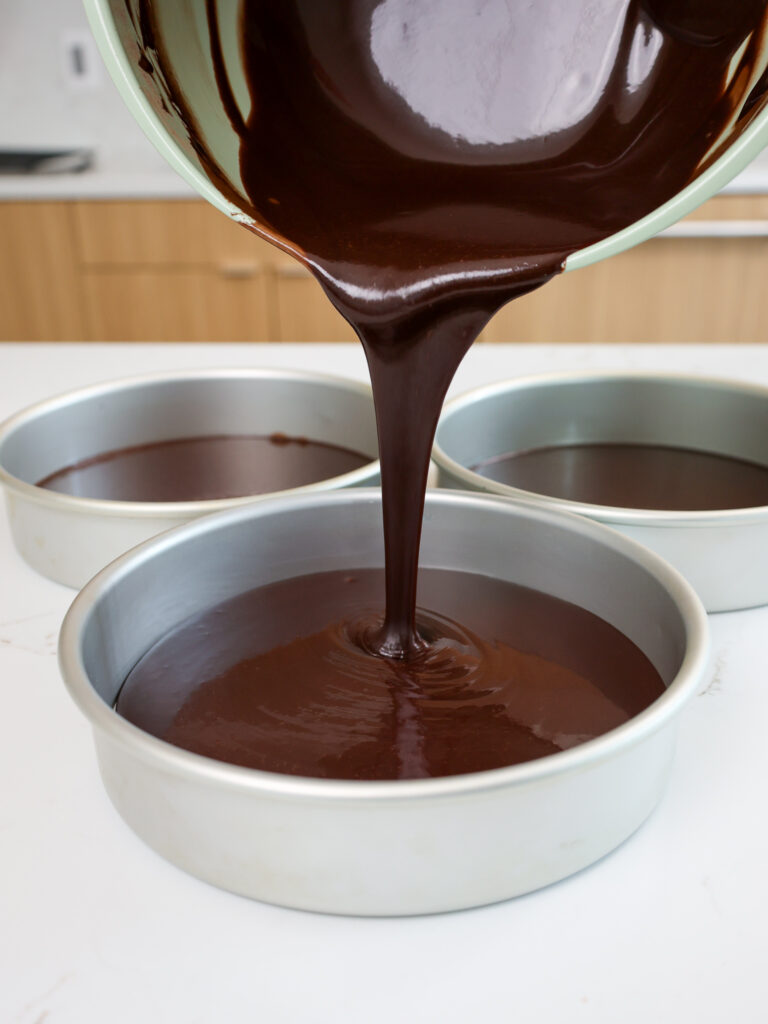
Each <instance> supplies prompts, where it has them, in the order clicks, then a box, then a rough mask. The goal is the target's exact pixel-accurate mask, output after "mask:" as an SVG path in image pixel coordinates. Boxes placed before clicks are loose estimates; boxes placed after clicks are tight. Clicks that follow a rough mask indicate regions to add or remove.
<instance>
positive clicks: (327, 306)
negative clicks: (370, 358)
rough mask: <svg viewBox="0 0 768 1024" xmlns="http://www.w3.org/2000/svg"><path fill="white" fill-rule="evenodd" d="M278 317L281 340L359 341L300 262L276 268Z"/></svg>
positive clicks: (283, 264)
mask: <svg viewBox="0 0 768 1024" xmlns="http://www.w3.org/2000/svg"><path fill="white" fill-rule="evenodd" d="M274 282H275V299H276V316H277V322H278V323H279V325H280V339H281V340H282V341H356V340H357V336H356V335H355V332H354V331H353V330H352V328H351V327H350V326H349V324H348V323H347V321H346V320H345V319H344V317H343V316H341V314H340V313H338V312H337V311H336V310H335V309H334V307H333V306H332V305H331V302H330V300H329V299H328V298H327V296H326V295H325V293H324V292H323V290H322V288H321V287H320V285H319V284H318V283H317V281H315V280H314V278H312V277H311V276H310V274H309V273H308V271H305V270H304V269H303V268H302V267H301V266H300V265H299V264H298V263H295V262H294V264H293V265H291V264H288V263H285V262H281V263H280V265H278V266H277V267H276V268H275V276H274Z"/></svg>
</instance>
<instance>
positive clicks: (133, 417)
mask: <svg viewBox="0 0 768 1024" xmlns="http://www.w3.org/2000/svg"><path fill="white" fill-rule="evenodd" d="M275 432H282V433H284V434H288V435H291V436H305V437H310V438H312V439H313V440H316V441H324V442H326V443H328V444H336V445H341V446H347V447H350V448H354V449H355V450H356V451H360V452H363V453H364V454H369V455H370V456H371V462H370V464H369V465H365V466H361V467H360V468H359V469H356V470H354V471H353V472H351V473H345V474H343V475H342V476H337V477H334V478H332V479H329V480H322V481H320V482H318V483H314V484H310V485H308V486H306V487H301V488H294V489H292V490H291V491H284V492H281V493H284V494H296V493H300V492H308V493H312V492H315V491H322V490H335V489H336V488H341V487H357V486H366V485H367V486H371V485H373V484H376V483H378V480H379V463H378V461H377V460H378V442H377V437H376V420H375V415H374V410H373V398H372V395H371V389H370V387H369V386H368V385H367V384H363V383H359V382H357V381H354V380H346V379H344V378H341V377H332V376H327V375H324V374H319V373H308V372H307V373H305V372H301V371H296V370H224V369H222V370H201V371H191V372H190V371H184V372H179V373H161V374H151V375H146V376H141V377H132V378H129V379H123V380H117V381H112V382H109V383H106V384H98V385H95V386H93V387H88V388H83V389H81V390H78V391H71V392H69V393H67V394H64V395H60V396H58V397H56V398H52V399H50V400H48V401H44V402H40V403H39V404H37V405H34V406H32V407H30V408H28V409H25V410H24V411H23V412H20V413H18V414H17V415H15V416H13V417H11V418H10V419H9V420H6V422H5V423H4V424H2V425H1V426H0V483H2V484H4V485H5V492H6V499H7V507H8V515H9V518H10V524H11V533H12V536H13V540H14V543H15V545H16V548H17V549H18V551H19V553H20V554H21V556H22V558H24V560H25V561H26V562H27V563H28V564H29V565H31V566H32V568H33V569H36V570H37V571H38V572H40V573H42V575H43V576H47V577H48V578H49V579H52V580H55V581H56V582H57V583H64V584H66V585H67V586H69V587H77V588H79V587H81V586H82V585H83V584H84V583H85V582H86V581H87V580H89V579H90V578H91V576H93V575H94V574H95V573H97V572H98V571H99V569H102V568H103V567H104V566H105V565H107V564H108V563H109V562H111V561H112V559H113V558H116V557H117V556H118V555H120V554H122V553H123V552H124V551H126V550H128V548H132V547H133V546H134V545H136V544H139V543H141V542H142V541H144V540H147V539H148V538H149V537H152V536H154V535H155V534H157V533H160V532H161V531H163V530H167V529H169V528H171V527H173V526H179V525H180V524H181V523H185V522H188V521H189V520H190V519H194V518H197V517H198V516H202V515H208V514H210V513H211V512H218V511H221V510H222V509H226V508H232V507H233V506H237V505H242V504H247V503H249V502H252V501H255V500H260V499H261V498H262V497H263V496H259V497H257V498H254V497H245V498H224V499H221V500H216V501H184V502H138V501H103V500H95V499H90V498H79V497H73V496H71V495H66V494H57V493H55V492H53V491H49V490H46V489H45V488H42V487H37V486H35V485H36V482H37V481H38V480H42V479H44V478H45V477H46V476H47V475H48V474H49V473H52V472H54V471H56V470H57V469H61V468H63V467H64V466H67V465H71V464H72V463H74V462H78V461H79V460H81V459H87V458H89V457H91V456H93V455H97V454H99V453H101V452H105V451H109V450H111V449H117V448H123V447H130V446H132V445H139V444H147V443H149V442H151V441H161V440H167V439H171V438H181V437H192V436H195V435H206V434H272V433H275Z"/></svg>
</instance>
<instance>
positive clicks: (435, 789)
mask: <svg viewBox="0 0 768 1024" xmlns="http://www.w3.org/2000/svg"><path fill="white" fill-rule="evenodd" d="M380 503H381V493H380V491H379V490H377V489H371V488H361V489H357V490H346V491H331V492H325V493H322V494H315V495H304V496H297V497H276V498H270V499H268V500H266V501H263V502H258V503H253V504H251V505H250V506H249V507H245V508H234V509H229V510H227V511H225V512H220V513H217V514H216V515H213V516H206V517H205V518H203V519H196V520H193V521H192V522H190V523H187V524H185V525H183V526H180V527H177V528H175V529H173V530H169V531H167V532H166V533H164V534H161V535H159V536H157V537H154V538H152V539H151V540H149V541H146V542H144V543H143V544H141V545H139V546H138V547H136V548H134V549H133V550H131V551H129V552H127V553H126V554H124V555H122V556H120V557H119V558H118V559H116V560H115V561H114V562H112V563H111V564H110V565H108V566H107V567H106V568H104V569H102V570H101V572H99V573H98V574H97V575H96V576H95V577H94V578H93V579H92V580H91V581H90V582H89V583H87V584H86V586H85V587H84V589H83V590H82V591H81V592H80V593H79V594H78V595H77V597H76V598H75V600H74V601H73V603H72V605H71V607H70V609H69V611H68V612H67V614H66V616H65V618H64V621H63V624H62V627H61V632H60V635H59V651H58V658H59V668H60V671H61V675H62V678H63V680H64V684H65V686H66V688H67V690H68V691H69V694H70V696H71V697H72V699H73V700H74V702H75V704H76V705H77V706H78V707H79V708H80V710H81V711H82V712H83V714H84V715H85V716H86V718H87V719H88V720H89V721H90V723H91V726H92V727H93V729H94V732H95V734H96V738H97V739H98V738H99V734H101V733H103V734H105V735H106V736H107V737H108V739H109V740H110V741H111V742H113V743H116V744H119V745H121V746H122V747H123V749H125V750H127V751H128V752H129V753H130V754H131V756H133V757H136V758H139V759H141V760H142V761H143V762H144V763H147V764H149V765H151V766H152V767H153V768H155V769H156V770H162V771H164V772H166V773H172V774H175V775H176V776H177V777H179V776H180V777H183V778H186V779H188V780H190V781H194V782H196V783H198V784H203V785H217V786H225V787H228V788H230V789H235V790H238V791H246V792H250V793H251V794H252V795H254V796H269V797H276V798H280V799H283V798H291V799H299V800H312V801H318V800H320V801H329V802H333V803H334V804H335V803H356V802H360V801H364V802H365V803H366V804H367V803H369V802H370V801H371V800H374V801H377V802H379V803H385V804H392V803H399V802H402V801H404V800H405V801H408V802H411V801H413V800H425V799H430V800H432V799H443V798H453V797H458V796H466V795H476V794H478V793H487V792H493V791H496V790H498V789H503V788H510V787H515V786H522V785H527V784H529V783H532V782H535V781H538V780H541V779H545V778H551V777H553V776H559V775H562V774H567V773H569V772H572V771H584V770H589V769H591V768H593V767H595V766H596V765H599V764H601V763H602V762H604V761H606V760H608V759H610V758H611V757H612V756H614V755H618V754H620V753H621V752H623V751H625V750H627V749H630V748H631V747H633V746H636V745H637V744H638V743H640V742H642V741H643V740H645V739H646V738H648V737H649V736H650V735H652V734H653V733H655V732H657V731H658V730H660V729H661V728H663V727H664V726H666V725H668V724H669V723H670V721H671V720H672V719H673V718H674V716H675V715H676V714H677V713H678V712H679V711H680V710H681V708H682V707H683V705H684V704H685V703H686V702H687V701H688V699H689V698H690V697H692V696H693V693H694V692H695V691H696V690H697V689H698V686H699V681H700V678H701V676H702V674H703V671H704V668H705V665H706V664H707V660H708V657H709V627H708V621H707V615H706V612H705V611H704V607H703V605H702V604H701V601H700V600H699V598H698V597H697V595H696V593H695V592H694V590H693V588H692V587H691V586H690V584H689V583H688V582H687V581H686V580H685V579H684V578H683V577H682V576H681V575H680V573H679V572H677V570H676V569H674V568H673V567H672V566H671V565H669V564H668V563H667V562H665V561H664V560H663V559H662V558H661V557H659V556H658V555H656V554H654V553H653V552H652V551H649V550H648V549H647V548H645V547H643V546H642V545H640V544H638V543H637V542H636V541H634V540H631V539H629V538H628V537H626V536H624V535H623V534H620V533H618V532H617V531H615V530H612V529H610V528H609V527H607V526H604V525H602V524H600V523H596V522H594V521H593V520H590V519H585V518H583V517H581V516H574V515H571V514H569V513H562V512H553V511H551V510H549V509H544V508H542V507H541V506H539V505H536V504H535V503H532V502H515V503H511V502H508V501H503V500H499V499H498V498H493V497H491V496H487V495H477V494H470V493H467V492H465V491H450V490H437V491H435V490H432V491H428V492H427V496H426V505H425V510H426V511H428V510H429V509H430V507H435V506H444V505H448V506H451V507H454V506H460V507H462V506H463V507H464V508H466V509H467V510H468V511H472V512H474V514H476V515H483V514H488V513H489V512H490V513H494V514H504V515H509V516H510V517H515V516H517V517H524V518H528V519H535V520H537V521H539V522H545V523H549V524H551V525H554V526H557V527H561V528H562V527H567V528H568V530H569V532H575V533H577V534H580V535H582V536H585V537H588V538H590V539H592V540H597V541H598V542H600V543H601V544H603V545H604V546H607V547H608V548H610V549H611V550H613V551H616V552H618V553H619V554H621V555H623V556H624V557H626V558H627V560H628V561H629V562H632V563H634V564H635V565H638V566H639V567H640V568H641V569H644V570H645V571H646V572H648V573H650V574H651V575H652V576H653V577H654V578H655V579H656V580H657V581H658V582H659V583H661V585H662V586H663V587H664V589H665V590H666V591H667V593H668V594H669V596H670V597H671V598H672V600H673V601H674V603H675V605H676V607H677V608H678V610H679V612H680V615H681V618H682V621H683V624H684V629H685V636H686V643H685V651H684V656H683V660H682V662H681V664H680V667H679V669H678V671H677V673H676V675H675V677H674V678H673V679H672V680H671V681H670V683H669V685H668V686H667V688H666V690H665V692H664V693H663V694H662V695H661V696H660V697H659V698H657V700H655V701H654V702H653V703H652V704H651V705H650V706H649V707H648V708H646V709H645V710H644V711H642V712H641V713H640V714H639V715H636V716H634V717H633V718H631V719H629V721H627V722H625V723H623V724H622V725H620V726H618V727H617V728H615V729H612V730H610V731H609V732H607V733H604V734H603V735H602V736H598V737H597V738H595V739H592V740H588V741H587V742H585V743H582V744H580V745H579V746H576V747H573V748H571V749H569V750H565V751H560V752H558V753H556V754H550V755H547V756H546V757H542V758H539V759H537V760H535V761H528V762H524V763H522V764H518V765H512V766H509V767H505V768H494V769H491V770H488V771H482V772H474V773H471V774H465V775H452V776H443V777H438V778H430V779H404V780H384V781H373V780H361V781H356V780H353V781H348V780H339V779H316V778H308V777H304V776H292V775H281V774H279V773H274V772H266V771H261V770H258V769H253V768H245V767H241V766H238V765H232V764H227V763H224V762H220V761H216V760H213V759H211V758H208V757H204V756H203V755H200V754H196V753H192V752H191V751H187V750H182V749H181V748H179V747H176V746H173V745H172V744H169V743H167V742H165V741H164V740H160V739H158V738H156V737H154V736H151V735H150V734H149V733H146V732H144V731H143V730H142V729H139V728H138V727H137V726H135V725H132V724H131V723H130V722H128V721H127V720H126V719H124V718H122V717H121V716H120V715H118V714H117V712H116V711H115V710H114V709H113V708H112V707H110V706H109V705H108V704H107V703H106V702H105V701H104V700H103V699H102V698H101V697H100V696H99V695H98V694H97V693H96V691H95V689H94V687H93V685H92V683H91V681H90V680H89V678H88V674H87V672H86V670H85V666H84V664H83V660H82V655H81V639H82V636H83V633H84V630H85V629H86V627H87V625H88V622H89V620H90V618H91V616H92V615H93V614H94V611H95V608H96V607H97V606H98V603H99V602H100V601H101V600H103V598H104V597H105V595H106V594H107V593H109V591H110V590H111V589H112V588H113V587H115V586H119V584H120V582H121V581H122V580H123V579H124V578H125V577H127V576H129V575H130V574H131V573H132V572H133V571H134V569H136V568H138V567H140V566H142V565H144V564H145V563H146V562H148V561H151V560H152V558H154V557H155V556H156V555H157V554H160V553H162V552H163V551H166V550H169V549H172V548H173V547H177V546H183V545H184V544H186V543H188V542H194V540H195V538H197V537H199V536H200V535H201V534H206V533H209V532H210V531H216V530H217V529H219V528H226V527H227V526H228V525H229V524H235V523H238V522H240V521H243V520H248V519H259V518H262V517H264V516H270V515H280V516H284V515H286V514H290V513H291V511H292V510H295V509H296V508H297V506H299V507H302V508H306V507H307V506H308V505H311V506H312V507H315V508H317V507H328V506H330V507H332V508H333V507H339V506H342V505H350V504H367V505H371V504H374V505H380Z"/></svg>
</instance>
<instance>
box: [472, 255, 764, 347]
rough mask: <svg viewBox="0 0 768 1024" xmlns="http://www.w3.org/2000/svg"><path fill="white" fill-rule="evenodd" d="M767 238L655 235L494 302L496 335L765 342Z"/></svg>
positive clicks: (490, 336)
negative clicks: (503, 302) (498, 306)
mask: <svg viewBox="0 0 768 1024" xmlns="http://www.w3.org/2000/svg"><path fill="white" fill-rule="evenodd" d="M766 269H768V240H767V239H763V238H716V239H715V238H713V239H709V238H700V239H688V238H658V239H654V240H651V241H650V242H646V243H644V244H643V245H641V246H639V247H638V248H636V249H630V250H629V251H627V252H625V253H622V254H621V255H618V256H615V257H613V258H611V259H609V260H604V261H603V262H602V263H596V264H594V265H593V266H591V267H586V268H585V269H584V270H576V271H573V272H571V273H568V274H564V275H563V276H562V277H560V278H557V279H555V280H554V281H552V282H550V283H549V284H547V285H545V286H544V287H543V288H542V289H540V290H539V291H537V292H533V293H532V294H530V295H526V296H523V298H522V299H519V300H518V301H517V302H513V303H511V304H510V305H508V306H506V307H505V308H504V309H502V310H501V311H500V312H499V313H498V314H497V315H496V316H495V317H494V318H493V320H492V321H491V322H490V324H489V325H488V327H487V328H486V331H485V334H484V337H485V338H486V339H487V340H489V341H498V342H515V341H521V342H545V343H546V342H553V343H557V342H571V341H573V342H577V343H583V342H617V343H627V342H670V343H673V344H674V343H681V342H699V343H702V342H719V343H728V342H761V343H765V342H768V289H766V288H765V276H766Z"/></svg>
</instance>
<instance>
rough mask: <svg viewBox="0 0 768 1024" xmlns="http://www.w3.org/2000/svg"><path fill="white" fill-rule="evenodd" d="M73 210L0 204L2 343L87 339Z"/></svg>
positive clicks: (49, 205)
mask: <svg viewBox="0 0 768 1024" xmlns="http://www.w3.org/2000/svg"><path fill="white" fill-rule="evenodd" d="M70 214H71V209H70V208H69V206H68V205H67V204H63V203H0V340H3V341H27V340H31V341H35V340H46V339H53V340H55V341H58V340H59V339H77V338H82V337H84V335H85V320H84V309H83V301H82V292H81V289H80V274H79V266H78V256H77V252H76V247H75V238H74V234H73V231H72V222H71V217H70Z"/></svg>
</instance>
